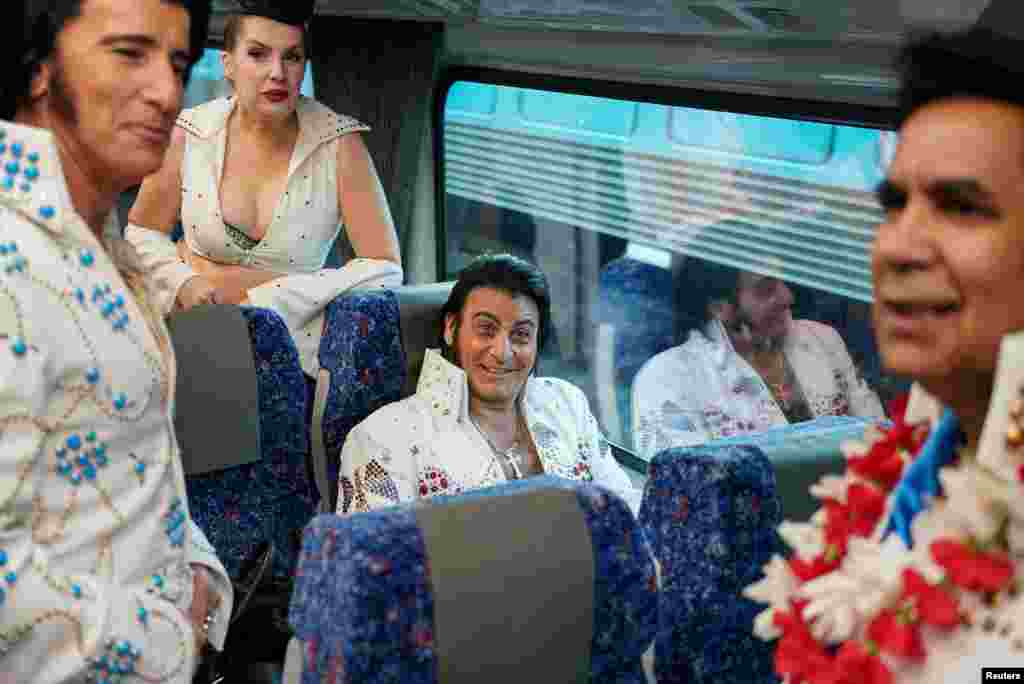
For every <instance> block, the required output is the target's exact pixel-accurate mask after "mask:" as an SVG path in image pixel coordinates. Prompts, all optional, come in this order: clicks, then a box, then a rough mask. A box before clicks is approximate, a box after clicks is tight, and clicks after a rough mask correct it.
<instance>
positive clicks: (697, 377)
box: [633, 258, 884, 458]
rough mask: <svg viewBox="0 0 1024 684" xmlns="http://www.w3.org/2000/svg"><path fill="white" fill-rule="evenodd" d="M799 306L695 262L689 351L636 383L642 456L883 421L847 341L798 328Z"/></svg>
mask: <svg viewBox="0 0 1024 684" xmlns="http://www.w3.org/2000/svg"><path fill="white" fill-rule="evenodd" d="M792 306H793V293H792V291H791V290H790V289H789V287H788V286H787V285H786V284H785V283H784V282H783V281H781V280H779V279H778V278H774V277H770V276H764V275H759V274H757V273H752V272H748V271H739V270H737V269H734V268H730V267H728V266H723V265H721V264H717V263H714V262H711V261H705V260H700V259H696V258H690V259H688V260H687V262H686V264H685V265H684V266H683V279H682V283H681V288H680V290H679V303H678V316H679V326H678V329H679V330H680V335H679V345H678V346H676V347H673V348H672V349H669V350H666V351H664V352H662V353H660V354H658V355H657V356H655V357H653V358H652V359H651V360H650V361H648V362H647V363H646V364H644V366H643V368H641V369H640V372H639V373H637V376H636V380H635V381H634V382H633V420H634V425H633V430H634V435H635V436H636V437H635V444H636V446H637V450H638V451H639V452H640V454H641V455H642V456H643V457H645V458H651V457H653V456H654V454H656V453H657V452H659V451H661V450H662V449H665V448H668V447H674V446H688V445H691V444H700V443H702V442H705V441H708V440H712V439H716V438H718V437H727V436H729V435H735V434H741V433H745V432H757V431H760V430H765V429H767V428H769V427H771V426H773V425H784V424H786V423H796V422H801V421H805V420H810V419H811V418H815V417H818V416H824V415H856V416H864V417H871V418H881V417H883V416H884V413H883V411H882V406H881V404H880V403H879V401H878V398H877V397H876V396H875V395H874V393H873V392H872V391H871V390H870V389H869V388H868V387H867V385H866V384H865V383H864V382H863V380H861V379H860V378H859V377H858V375H857V372H856V369H855V367H854V365H853V361H852V360H851V359H850V354H849V352H847V350H846V345H845V344H843V340H842V338H841V337H839V333H837V332H836V331H835V330H834V329H832V328H830V327H829V326H827V325H824V324H822V323H816V322H814V321H807V320H798V321H795V320H793V313H792Z"/></svg>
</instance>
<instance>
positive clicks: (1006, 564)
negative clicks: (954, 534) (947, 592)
mask: <svg viewBox="0 0 1024 684" xmlns="http://www.w3.org/2000/svg"><path fill="white" fill-rule="evenodd" d="M928 550H929V551H931V554H932V558H934V559H935V562H936V563H938V564H939V565H940V566H942V569H943V570H945V571H946V575H947V576H948V577H949V579H950V580H952V582H953V584H955V585H957V586H958V587H963V588H964V589H966V590H967V591H978V592H987V593H993V594H994V593H997V592H1000V591H1002V590H1003V589H1006V588H1007V587H1009V586H1010V582H1012V581H1013V571H1014V567H1013V563H1012V562H1011V561H1010V558H1009V556H1007V554H1005V553H1001V552H995V553H984V552H982V551H980V550H978V549H976V548H974V547H973V546H971V545H969V544H963V543H961V542H957V541H953V540H951V539H940V540H938V541H935V542H932V545H931V546H930V547H928Z"/></svg>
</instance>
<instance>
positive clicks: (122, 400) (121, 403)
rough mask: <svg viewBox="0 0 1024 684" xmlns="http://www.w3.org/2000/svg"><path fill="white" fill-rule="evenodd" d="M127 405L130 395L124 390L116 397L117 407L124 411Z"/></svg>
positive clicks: (115, 404)
mask: <svg viewBox="0 0 1024 684" xmlns="http://www.w3.org/2000/svg"><path fill="white" fill-rule="evenodd" d="M126 406H128V395H126V394H124V393H123V392H122V393H121V394H118V395H117V396H116V397H114V408H115V409H117V410H118V411H123V410H124V409H125V407H126Z"/></svg>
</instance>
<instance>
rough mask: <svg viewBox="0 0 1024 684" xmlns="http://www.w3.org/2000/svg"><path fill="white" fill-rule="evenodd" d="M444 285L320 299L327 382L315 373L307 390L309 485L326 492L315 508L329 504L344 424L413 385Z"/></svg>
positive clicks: (435, 330)
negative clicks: (312, 387)
mask: <svg viewBox="0 0 1024 684" xmlns="http://www.w3.org/2000/svg"><path fill="white" fill-rule="evenodd" d="M451 288H452V285H451V283H433V284H430V285H406V286H403V287H396V288H394V289H393V290H364V291H354V292H348V293H345V294H343V295H341V296H339V297H338V298H336V299H335V300H334V301H333V302H331V304H330V306H328V307H327V312H326V315H325V320H324V331H323V336H322V337H321V340H320V351H319V356H318V359H319V362H320V368H321V371H320V372H321V375H323V374H325V373H326V374H327V376H328V377H329V382H324V381H323V380H322V379H320V380H319V381H318V383H317V388H316V392H311V393H310V397H311V399H312V406H313V407H314V408H313V413H312V417H311V418H312V419H311V421H310V422H311V424H312V426H313V428H312V435H311V436H312V440H313V443H312V454H313V468H314V471H315V472H316V481H317V489H318V490H319V489H326V494H327V495H326V497H325V500H324V501H323V502H322V508H321V510H322V511H325V512H326V511H333V510H335V507H336V505H337V498H338V472H339V470H340V455H341V449H342V447H343V446H344V445H345V438H346V437H348V433H349V431H350V430H351V429H352V428H353V427H355V426H356V425H357V424H359V423H360V422H361V421H362V420H363V419H365V418H367V417H368V416H369V415H370V414H371V413H373V412H374V411H376V410H377V409H378V408H380V407H382V406H384V405H385V404H389V403H391V402H393V401H398V400H399V399H402V398H404V397H407V396H409V395H411V394H412V393H413V392H414V391H415V389H416V382H417V380H418V379H419V375H420V368H421V367H422V366H423V356H424V353H425V351H426V349H427V348H428V347H434V346H437V341H438V339H439V334H440V316H441V308H442V306H443V305H444V303H445V301H447V299H448V294H449V292H451ZM317 394H320V395H321V396H319V397H317V396H316V395H317ZM318 440H319V441H318Z"/></svg>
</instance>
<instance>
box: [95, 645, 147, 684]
mask: <svg viewBox="0 0 1024 684" xmlns="http://www.w3.org/2000/svg"><path fill="white" fill-rule="evenodd" d="M141 656H142V651H141V650H139V649H138V648H137V647H136V646H134V645H133V644H132V643H131V642H130V641H127V640H124V639H122V640H120V641H118V640H114V639H111V640H110V641H108V642H107V652H106V653H104V654H103V655H101V656H99V657H98V658H90V659H89V664H90V665H91V667H92V671H91V672H89V681H91V682H95V684H121V683H122V682H124V681H125V677H128V676H130V675H133V674H135V667H136V664H137V661H138V660H139V658H140V657H141Z"/></svg>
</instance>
